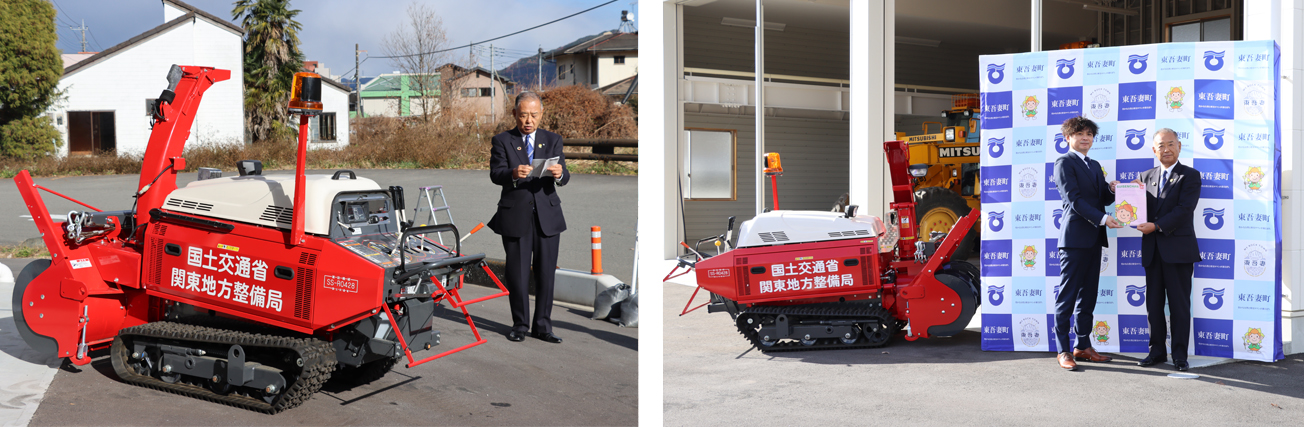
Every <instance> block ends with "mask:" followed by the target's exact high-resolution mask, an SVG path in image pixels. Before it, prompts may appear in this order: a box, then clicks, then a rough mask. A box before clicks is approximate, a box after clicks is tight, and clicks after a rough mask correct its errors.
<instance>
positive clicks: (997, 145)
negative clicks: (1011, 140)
mask: <svg viewBox="0 0 1304 427" xmlns="http://www.w3.org/2000/svg"><path fill="white" fill-rule="evenodd" d="M1004 153H1005V138H990V139H988V140H987V154H991V155H992V158H1000V157H1001V154H1004Z"/></svg>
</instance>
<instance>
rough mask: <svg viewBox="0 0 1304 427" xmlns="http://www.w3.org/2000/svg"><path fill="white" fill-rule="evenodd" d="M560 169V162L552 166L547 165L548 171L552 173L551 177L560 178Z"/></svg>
mask: <svg viewBox="0 0 1304 427" xmlns="http://www.w3.org/2000/svg"><path fill="white" fill-rule="evenodd" d="M561 171H562V169H561V164H560V163H558V164H555V165H552V166H548V173H551V174H552V178H553V179H561Z"/></svg>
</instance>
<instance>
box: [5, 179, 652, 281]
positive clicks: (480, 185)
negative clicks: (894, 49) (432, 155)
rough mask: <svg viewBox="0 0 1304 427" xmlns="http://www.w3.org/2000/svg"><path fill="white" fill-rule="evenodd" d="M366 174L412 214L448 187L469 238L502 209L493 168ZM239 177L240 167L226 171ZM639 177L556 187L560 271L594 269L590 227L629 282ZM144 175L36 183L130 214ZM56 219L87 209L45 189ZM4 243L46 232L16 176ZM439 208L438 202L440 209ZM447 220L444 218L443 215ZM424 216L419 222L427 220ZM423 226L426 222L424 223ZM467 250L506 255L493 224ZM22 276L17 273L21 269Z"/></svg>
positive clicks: (610, 267)
mask: <svg viewBox="0 0 1304 427" xmlns="http://www.w3.org/2000/svg"><path fill="white" fill-rule="evenodd" d="M354 172H356V173H357V175H358V176H359V177H365V178H369V179H371V180H373V181H376V183H377V184H379V185H380V186H381V187H382V188H386V187H389V186H391V185H399V186H402V187H403V188H404V194H405V196H406V197H405V199H406V201H407V207H408V213H409V214H410V213H412V209H413V208H414V207H415V206H416V202H417V197H418V196H419V195H420V187H428V186H434V185H441V186H443V191H444V193H445V194H444V197H446V198H447V199H448V206H450V211H451V212H452V214H453V220H454V222H455V223H456V224H457V228H458V230H459V231H461V232H462V233H463V234H465V233H467V232H469V231H470V230H471V228H473V227H475V225H476V224H477V223H480V222H485V223H487V222H489V219H490V218H492V217H493V214H494V212H495V211H496V210H497V206H498V192H499V187H498V186H496V185H494V184H493V183H492V182H489V171H487V170H484V171H476V170H443V169H425V170H415V169H369V170H362V169H359V170H355V171H354ZM225 173H227V174H228V175H230V174H234V173H235V172H234V166H233V167H232V168H231V170H226V171H225ZM264 173H265V174H266V175H274V174H290V173H294V172H293V171H264ZM308 173H310V174H313V173H321V174H331V173H334V171H333V170H310V171H308ZM197 176H198V175H197V174H196V173H194V172H189V173H182V174H179V175H177V186H178V187H184V186H185V185H186V184H188V183H190V182H192V181H194V180H195V179H196V177H197ZM637 179H638V178H637V177H634V176H609V175H582V174H575V175H572V176H571V180H570V183H569V184H567V185H566V186H565V187H561V188H559V189H558V190H557V194H558V195H559V196H560V197H561V201H562V210H563V212H564V213H565V215H566V226H567V230H566V231H565V232H563V233H562V234H561V250H560V256H559V258H558V262H557V264H558V266H559V267H561V268H569V269H574V270H581V271H588V270H589V269H590V267H591V264H592V262H591V255H590V246H591V245H590V240H589V237H590V233H589V227H591V226H599V227H602V248H603V258H602V265H603V272H604V273H607V274H610V275H613V276H616V278H618V279H620V280H621V281H624V282H625V283H629V281H630V277H631V276H630V275H631V273H632V271H633V270H632V269H633V265H634V224H635V221H636V220H637V218H638V188H637V187H638V185H637V182H636V181H637ZM138 180H139V176H138V175H106V176H84V177H63V178H37V179H36V183H37V184H38V185H42V186H45V187H47V188H49V189H51V190H54V191H57V192H59V193H62V194H65V195H67V196H69V197H72V198H74V199H77V200H80V201H82V202H84V203H86V204H89V205H91V206H94V207H96V208H99V209H102V210H126V209H131V202H132V199H131V194H132V193H133V192H135V190H136V183H137V181H138ZM41 196H42V198H43V199H44V200H45V203H46V206H47V208H48V210H49V211H50V214H51V215H67V214H68V211H71V210H77V211H85V210H86V208H84V207H81V206H78V205H76V204H74V203H72V202H69V201H67V200H64V199H62V198H59V197H58V196H55V195H52V194H49V193H45V192H42V193H41ZM0 200H3V201H5V203H0V245H16V244H19V243H22V242H23V241H26V240H29V239H33V238H39V237H40V232H39V231H37V230H36V225H35V224H34V223H33V222H32V221H31V219H30V218H25V217H23V216H24V215H30V213H28V212H27V207H26V206H25V205H24V204H23V203H22V200H23V199H22V196H21V195H20V194H19V193H18V187H17V186H15V185H14V180H12V179H2V180H0ZM436 206H438V204H436ZM440 215H441V216H440V219H441V221H442V220H443V219H444V217H443V216H442V214H440ZM422 220H424V218H422V219H418V221H422ZM418 223H421V222H418ZM462 247H463V252H466V253H478V252H484V254H485V255H486V256H488V257H489V258H497V259H502V258H503V244H502V239H501V238H500V237H499V236H498V235H497V234H494V233H493V231H491V230H489V229H488V228H487V227H486V228H484V229H482V230H480V231H479V232H477V233H475V234H473V235H471V237H470V238H468V239H466V241H465V242H463V243H462ZM14 274H15V275H17V274H18V270H14Z"/></svg>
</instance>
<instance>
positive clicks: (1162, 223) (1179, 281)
mask: <svg viewBox="0 0 1304 427" xmlns="http://www.w3.org/2000/svg"><path fill="white" fill-rule="evenodd" d="M1151 147H1152V148H1154V150H1155V157H1158V158H1159V164H1160V166H1158V167H1155V168H1154V169H1150V170H1148V171H1145V172H1142V173H1141V176H1140V177H1139V179H1138V180H1137V181H1134V182H1137V183H1140V184H1144V185H1145V188H1146V194H1147V195H1146V219H1147V220H1149V222H1145V223H1142V224H1138V225H1137V226H1136V229H1137V230H1138V231H1140V232H1142V233H1144V234H1145V235H1144V236H1142V237H1141V264H1142V265H1144V266H1145V268H1146V316H1147V317H1148V318H1149V320H1150V354H1149V355H1147V356H1146V358H1145V359H1141V361H1140V362H1137V364H1138V365H1141V366H1152V365H1156V364H1160V363H1163V362H1164V361H1165V356H1166V354H1165V353H1164V335H1166V334H1167V331H1166V330H1165V329H1166V328H1165V327H1164V297H1165V296H1167V297H1168V310H1169V312H1171V314H1172V319H1171V322H1172V324H1173V328H1172V329H1173V366H1174V367H1175V368H1177V370H1179V371H1185V370H1187V369H1190V367H1191V365H1190V364H1188V363H1187V362H1186V351H1187V346H1188V344H1189V343H1190V341H1189V339H1188V338H1189V336H1190V334H1191V275H1192V274H1193V273H1194V272H1195V263H1197V262H1200V261H1201V259H1200V247H1199V243H1198V242H1197V241H1196V240H1195V226H1194V225H1193V224H1194V222H1193V221H1194V218H1195V205H1196V204H1197V203H1199V202H1200V186H1201V185H1202V184H1203V183H1202V180H1201V179H1200V171H1197V170H1195V169H1193V168H1191V167H1190V166H1186V165H1184V164H1181V163H1180V162H1178V161H1177V155H1178V154H1180V153H1181V152H1182V141H1179V140H1178V139H1177V132H1173V130H1172V129H1168V128H1164V129H1160V130H1159V131H1157V132H1155V134H1154V137H1153V138H1152V139H1151Z"/></svg>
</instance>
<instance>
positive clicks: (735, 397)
mask: <svg viewBox="0 0 1304 427" xmlns="http://www.w3.org/2000/svg"><path fill="white" fill-rule="evenodd" d="M662 290H663V296H664V298H665V300H664V302H663V316H665V317H664V319H665V325H664V328H665V329H664V333H665V341H664V345H665V352H664V359H663V362H664V369H665V371H664V372H665V376H664V378H663V384H664V399H665V400H664V408H665V412H664V415H665V419H664V422H665V424H666V425H843V424H854V425H892V426H898V425H1036V426H1044V425H1116V424H1122V425H1153V426H1169V425H1171V426H1190V425H1295V423H1298V422H1299V420H1300V419H1302V418H1304V355H1292V356H1287V357H1286V359H1285V360H1282V361H1279V362H1277V363H1261V362H1249V361H1243V362H1239V363H1229V364H1221V365H1215V366H1208V367H1203V368H1193V369H1191V371H1190V372H1191V373H1194V374H1199V375H1200V378H1198V379H1176V378H1169V377H1168V376H1167V375H1168V374H1170V373H1172V372H1174V371H1173V370H1172V368H1171V366H1168V365H1161V366H1156V367H1149V368H1142V367H1138V366H1136V361H1137V359H1135V358H1131V357H1120V356H1117V355H1115V359H1114V361H1113V362H1109V363H1101V364H1093V363H1081V364H1079V368H1078V371H1077V372H1067V371H1064V370H1063V369H1060V368H1059V367H1058V365H1057V364H1056V362H1055V358H1054V356H1053V355H1052V354H1050V353H1026V352H984V351H982V350H981V349H980V348H981V337H980V334H979V332H977V331H972V330H970V331H965V332H962V333H960V334H957V335H956V336H954V337H950V338H931V339H921V340H918V341H914V342H910V341H906V340H904V339H902V337H901V336H899V335H898V336H897V337H895V338H894V339H893V340H892V341H890V342H889V343H888V344H887V346H886V347H883V348H875V349H857V350H824V351H799V352H788V353H774V354H765V353H761V352H760V351H758V350H756V349H754V348H751V345H750V344H748V343H747V341H746V339H744V338H743V337H742V335H740V334H739V333H738V330H737V328H736V327H735V326H734V324H733V321H732V319H730V317H729V315H728V314H727V313H709V314H708V313H706V310H705V309H702V310H698V311H695V312H692V313H689V314H688V315H685V316H679V312H680V310H682V309H683V307H684V302H685V301H687V300H688V297H689V295H691V294H692V291H693V288H691V287H687V286H683V285H679V284H673V283H669V284H665V285H664V286H663V288H662ZM698 299H699V301H698V302H699V303H700V302H702V301H704V300H705V298H704V297H703V296H702V295H699V296H698Z"/></svg>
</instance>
